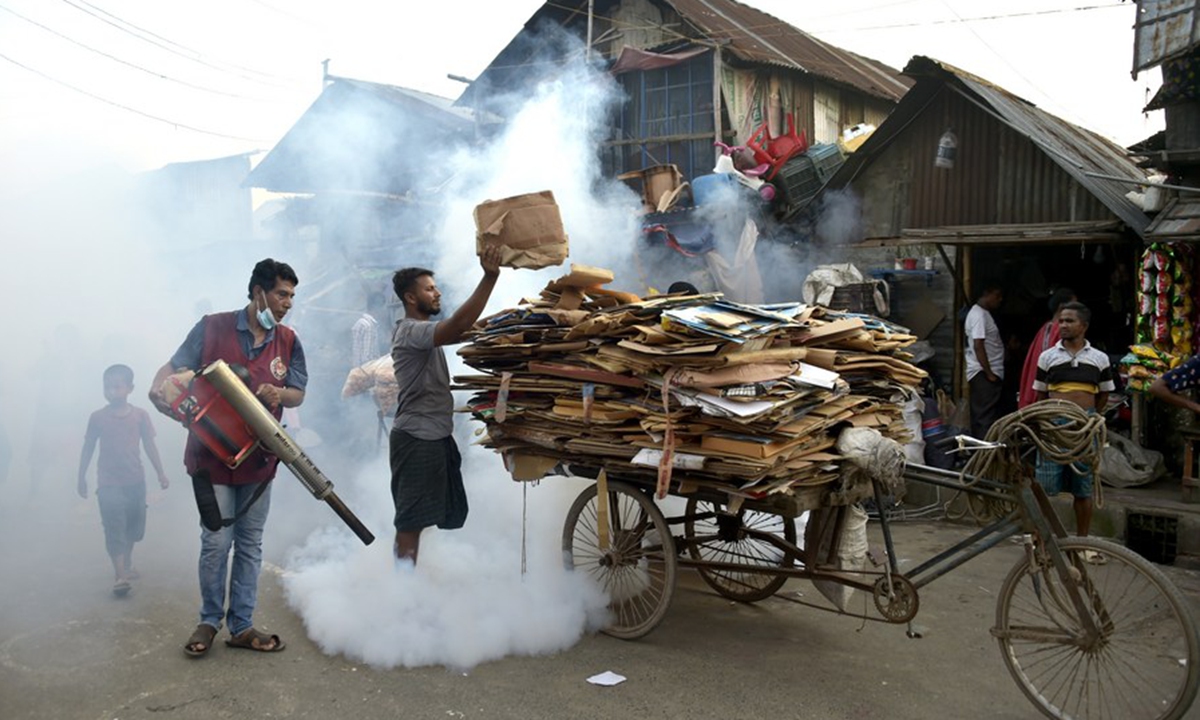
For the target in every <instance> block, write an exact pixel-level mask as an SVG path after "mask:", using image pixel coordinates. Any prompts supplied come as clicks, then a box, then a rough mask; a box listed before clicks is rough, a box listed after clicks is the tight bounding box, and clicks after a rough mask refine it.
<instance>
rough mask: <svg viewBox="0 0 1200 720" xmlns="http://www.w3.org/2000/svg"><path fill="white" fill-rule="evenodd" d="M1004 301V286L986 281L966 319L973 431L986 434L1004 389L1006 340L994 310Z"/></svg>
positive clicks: (976, 435) (979, 436) (993, 419)
mask: <svg viewBox="0 0 1200 720" xmlns="http://www.w3.org/2000/svg"><path fill="white" fill-rule="evenodd" d="M1002 302H1004V290H1003V289H1002V288H1001V287H1000V286H999V285H998V284H996V283H988V284H987V285H984V287H983V291H982V292H981V293H979V299H978V300H976V301H975V304H974V305H972V306H971V310H970V311H969V312H968V313H967V319H966V323H965V331H966V332H965V336H966V339H967V348H966V357H967V384H968V386H969V387H970V393H971V435H972V436H973V437H977V438H983V437H986V436H987V432H988V429H989V428H991V427H992V423H994V422H996V418H998V417H999V415H1000V399H1001V396H1002V394H1003V392H1004V341H1003V340H1002V339H1001V338H1000V329H999V328H998V327H996V320H995V319H994V318H993V317H992V312H993V311H994V310H997V309H998V308H999V307H1000V304H1001V303H1002Z"/></svg>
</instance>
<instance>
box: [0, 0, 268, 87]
mask: <svg viewBox="0 0 1200 720" xmlns="http://www.w3.org/2000/svg"><path fill="white" fill-rule="evenodd" d="M0 10H3V11H4V12H6V13H10V14H12V15H15V16H17V17H18V18H20V19H22V20H24V21H25V22H27V23H29V24H31V25H36V26H37V27H39V28H41V29H42V30H45V31H46V32H48V33H50V34H51V35H55V36H57V37H60V38H62V39H63V40H66V41H67V42H69V43H72V44H74V45H78V46H79V47H81V48H83V49H84V50H87V51H89V52H93V53H96V54H97V55H102V56H104V57H106V58H108V59H109V60H112V61H114V62H118V63H121V64H122V65H126V66H128V67H131V68H133V69H135V70H140V71H142V72H144V73H146V74H148V75H153V76H154V77H156V78H160V79H162V80H170V81H171V82H174V83H179V84H180V85H185V86H187V87H190V88H193V89H196V90H203V91H204V92H208V93H214V94H216V95H225V96H226V97H232V98H240V99H242V100H257V101H261V102H273V101H268V100H263V99H262V98H255V97H250V96H249V95H239V94H238V93H231V92H225V91H224V90H216V89H214V88H209V87H204V86H203V85H196V84H195V83H190V82H188V81H187V80H180V79H179V78H175V77H171V76H170V75H164V74H163V73H160V72H156V71H154V70H151V69H149V68H145V67H142V66H141V65H138V64H136V63H132V62H129V61H128V60H124V59H122V58H119V57H117V56H116V55H110V54H109V53H106V52H104V51H103V50H97V49H96V48H94V47H92V46H90V45H87V44H85V43H81V42H79V41H78V40H76V39H74V38H71V37H68V36H66V35H63V34H62V33H60V32H58V31H57V30H55V29H54V28H51V27H47V26H46V25H43V24H41V23H40V22H38V21H36V20H32V19H30V18H27V17H25V16H24V15H22V14H21V13H19V12H17V11H15V10H13V9H11V8H7V7H5V6H3V5H0Z"/></svg>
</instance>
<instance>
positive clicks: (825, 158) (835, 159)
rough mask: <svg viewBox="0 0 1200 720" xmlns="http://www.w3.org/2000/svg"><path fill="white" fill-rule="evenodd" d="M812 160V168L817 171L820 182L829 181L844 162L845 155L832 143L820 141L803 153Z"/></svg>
mask: <svg viewBox="0 0 1200 720" xmlns="http://www.w3.org/2000/svg"><path fill="white" fill-rule="evenodd" d="M804 154H805V155H807V156H808V157H809V159H811V160H812V162H813V168H814V169H815V170H816V171H817V177H818V178H819V179H820V180H821V184H822V185H824V184H825V183H827V182H829V178H831V177H833V174H834V173H836V172H837V171H838V168H840V167H841V166H842V163H844V162H846V156H845V155H843V154H842V149H841V148H839V147H838V146H837V145H836V144H834V143H821V144H818V145H813V146H812V147H810V148H809V149H808V150H807V151H806V152H805V153H804Z"/></svg>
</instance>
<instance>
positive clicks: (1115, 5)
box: [809, 2, 1129, 33]
mask: <svg viewBox="0 0 1200 720" xmlns="http://www.w3.org/2000/svg"><path fill="white" fill-rule="evenodd" d="M1119 7H1129V4H1128V3H1125V2H1120V3H1113V4H1111V5H1081V6H1079V7H1069V8H1057V9H1054V10H1029V11H1027V12H1016V13H1004V14H999V15H977V16H975V17H961V16H958V14H957V13H955V18H954V19H953V20H923V21H920V22H908V23H895V24H892V25H871V26H867V27H839V28H834V29H830V30H812V31H809V32H812V33H844V32H866V31H868V30H892V29H898V28H912V27H928V26H931V25H955V24H958V23H975V22H983V21H985V20H1009V19H1011V18H1022V17H1034V16H1038V15H1059V14H1062V13H1067V12H1083V11H1087V10H1107V9H1109V8H1119Z"/></svg>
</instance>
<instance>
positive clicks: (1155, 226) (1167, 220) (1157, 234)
mask: <svg viewBox="0 0 1200 720" xmlns="http://www.w3.org/2000/svg"><path fill="white" fill-rule="evenodd" d="M1146 239H1147V240H1158V241H1168V242H1169V241H1172V240H1191V241H1196V240H1200V200H1184V199H1182V198H1176V199H1174V200H1172V201H1171V202H1170V203H1169V204H1168V205H1167V207H1166V208H1165V209H1163V211H1162V212H1160V213H1159V214H1158V217H1156V218H1154V222H1152V223H1150V227H1149V228H1147V230H1146Z"/></svg>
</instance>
